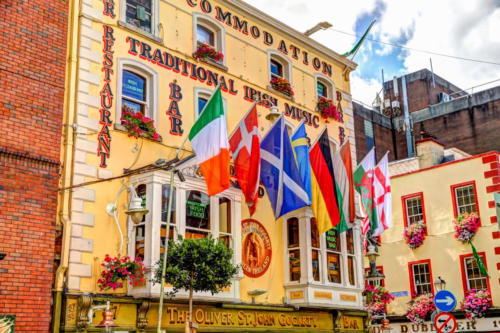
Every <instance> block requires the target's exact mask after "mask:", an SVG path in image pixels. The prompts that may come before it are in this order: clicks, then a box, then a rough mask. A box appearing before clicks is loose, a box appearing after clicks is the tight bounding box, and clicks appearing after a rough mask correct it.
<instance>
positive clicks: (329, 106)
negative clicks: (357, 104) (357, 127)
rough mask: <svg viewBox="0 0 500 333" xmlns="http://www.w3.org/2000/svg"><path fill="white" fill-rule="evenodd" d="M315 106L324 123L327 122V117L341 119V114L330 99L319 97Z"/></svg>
mask: <svg viewBox="0 0 500 333" xmlns="http://www.w3.org/2000/svg"><path fill="white" fill-rule="evenodd" d="M316 108H317V110H318V112H319V113H320V115H321V118H323V119H324V120H325V122H326V123H328V122H329V121H328V119H335V120H336V121H340V119H341V115H340V113H339V112H338V110H337V107H336V106H335V104H334V102H333V101H332V100H331V99H327V98H324V97H320V98H319V99H318V104H317V106H316Z"/></svg>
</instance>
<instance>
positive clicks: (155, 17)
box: [118, 0, 163, 42]
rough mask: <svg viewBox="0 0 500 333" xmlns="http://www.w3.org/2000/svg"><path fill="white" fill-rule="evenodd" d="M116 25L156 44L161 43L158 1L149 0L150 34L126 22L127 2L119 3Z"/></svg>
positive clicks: (123, 0)
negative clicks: (118, 17) (118, 15)
mask: <svg viewBox="0 0 500 333" xmlns="http://www.w3.org/2000/svg"><path fill="white" fill-rule="evenodd" d="M118 24H119V25H120V26H123V27H125V28H127V29H129V30H132V31H134V32H137V33H138V34H141V35H144V36H145V37H147V38H150V39H152V40H154V41H156V42H161V41H162V39H161V38H160V31H161V30H162V28H163V25H162V24H161V22H160V0H151V32H148V31H145V30H143V29H142V28H140V27H137V26H135V25H133V24H131V23H128V22H127V0H122V1H120V19H119V21H118Z"/></svg>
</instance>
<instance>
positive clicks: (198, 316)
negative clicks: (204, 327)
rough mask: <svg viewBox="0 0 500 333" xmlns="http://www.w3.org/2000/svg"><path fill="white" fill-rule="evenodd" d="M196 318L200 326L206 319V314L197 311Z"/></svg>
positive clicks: (199, 310) (200, 310)
mask: <svg viewBox="0 0 500 333" xmlns="http://www.w3.org/2000/svg"><path fill="white" fill-rule="evenodd" d="M195 318H196V321H197V322H198V324H201V323H203V320H204V319H205V318H204V313H203V310H202V309H198V310H196V312H195Z"/></svg>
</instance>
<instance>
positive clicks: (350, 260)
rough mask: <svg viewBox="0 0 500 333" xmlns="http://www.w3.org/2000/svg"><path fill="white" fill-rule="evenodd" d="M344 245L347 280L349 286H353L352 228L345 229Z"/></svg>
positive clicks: (353, 253) (353, 255)
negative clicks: (345, 249) (345, 248)
mask: <svg viewBox="0 0 500 333" xmlns="http://www.w3.org/2000/svg"><path fill="white" fill-rule="evenodd" d="M345 240H346V247H347V277H348V279H349V280H348V282H349V284H350V285H351V286H354V285H355V284H356V283H355V282H356V280H355V276H356V265H355V263H356V258H355V252H354V234H353V230H352V229H349V230H347V231H346V235H345Z"/></svg>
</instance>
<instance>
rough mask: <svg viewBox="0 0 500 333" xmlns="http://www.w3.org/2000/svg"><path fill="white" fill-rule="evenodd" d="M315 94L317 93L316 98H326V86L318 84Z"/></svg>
mask: <svg viewBox="0 0 500 333" xmlns="http://www.w3.org/2000/svg"><path fill="white" fill-rule="evenodd" d="M317 92H318V96H322V97H325V98H326V97H327V91H326V86H325V85H324V84H323V83H321V82H318V85H317Z"/></svg>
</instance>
